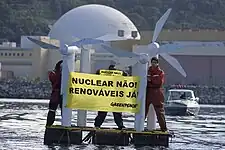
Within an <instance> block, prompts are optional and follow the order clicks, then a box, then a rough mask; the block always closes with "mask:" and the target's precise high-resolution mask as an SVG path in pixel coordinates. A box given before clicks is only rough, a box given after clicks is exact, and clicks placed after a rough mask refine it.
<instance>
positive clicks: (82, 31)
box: [48, 4, 140, 44]
mask: <svg viewBox="0 0 225 150" xmlns="http://www.w3.org/2000/svg"><path fill="white" fill-rule="evenodd" d="M118 30H124V34H125V35H129V36H130V38H132V36H131V32H132V31H138V30H137V28H136V27H135V25H134V24H133V23H132V21H131V20H130V19H129V18H128V17H126V16H125V15H124V14H123V13H121V12H120V11H118V10H116V9H114V8H111V7H108V6H104V5H97V4H90V5H84V6H80V7H77V8H74V9H72V10H70V11H69V12H67V13H66V14H64V15H63V16H62V17H61V18H59V20H58V21H56V23H55V24H54V25H53V26H52V28H51V31H50V32H49V35H48V36H49V37H51V38H54V39H57V40H60V41H61V44H70V43H72V42H73V41H74V40H75V39H76V38H96V37H100V36H103V35H105V34H107V33H110V34H115V35H117V33H118ZM136 39H137V40H139V39H140V33H139V32H138V34H137V38H136Z"/></svg>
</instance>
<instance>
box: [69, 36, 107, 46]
mask: <svg viewBox="0 0 225 150" xmlns="http://www.w3.org/2000/svg"><path fill="white" fill-rule="evenodd" d="M102 43H104V41H103V40H97V39H92V38H84V39H81V40H79V41H77V42H73V43H72V44H71V45H70V46H78V47H81V46H83V45H95V44H102Z"/></svg>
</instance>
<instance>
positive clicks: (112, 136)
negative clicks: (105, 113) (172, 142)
mask: <svg viewBox="0 0 225 150" xmlns="http://www.w3.org/2000/svg"><path fill="white" fill-rule="evenodd" d="M85 132H86V133H87V135H86V136H85V137H84V138H83V133H85ZM170 137H172V134H170V133H168V132H162V131H159V130H154V131H143V132H136V131H135V130H134V129H129V128H128V129H124V130H118V129H112V128H93V127H77V126H74V127H62V126H58V125H53V126H50V127H46V130H45V135H44V144H45V145H51V144H76V145H81V144H84V143H85V142H88V143H91V142H92V144H96V145H114V146H115V145H116V146H128V145H135V146H164V147H169V138H170Z"/></svg>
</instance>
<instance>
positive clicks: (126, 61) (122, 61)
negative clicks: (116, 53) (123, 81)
mask: <svg viewBox="0 0 225 150" xmlns="http://www.w3.org/2000/svg"><path fill="white" fill-rule="evenodd" d="M137 62H138V59H137V58H119V59H118V65H119V66H124V67H129V66H133V65H135V64H136V63H137Z"/></svg>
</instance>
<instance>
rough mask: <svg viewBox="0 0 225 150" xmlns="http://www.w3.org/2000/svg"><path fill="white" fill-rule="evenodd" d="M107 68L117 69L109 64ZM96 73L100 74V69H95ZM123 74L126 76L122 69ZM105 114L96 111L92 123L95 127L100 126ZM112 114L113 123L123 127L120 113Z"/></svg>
mask: <svg viewBox="0 0 225 150" xmlns="http://www.w3.org/2000/svg"><path fill="white" fill-rule="evenodd" d="M109 70H117V69H116V68H115V65H110V66H109ZM96 74H100V70H97V72H96ZM123 76H127V73H126V72H125V71H123ZM106 115H107V112H104V111H98V115H97V117H96V118H95V123H94V125H95V127H97V128H100V127H101V125H102V123H103V122H104V120H105V117H106ZM113 116H114V120H115V123H116V125H117V126H118V129H120V130H121V129H124V128H125V126H124V125H123V119H122V113H119V112H113Z"/></svg>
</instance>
